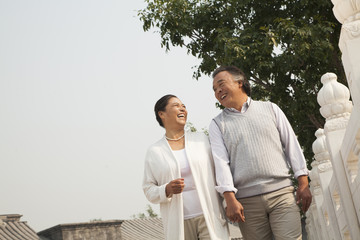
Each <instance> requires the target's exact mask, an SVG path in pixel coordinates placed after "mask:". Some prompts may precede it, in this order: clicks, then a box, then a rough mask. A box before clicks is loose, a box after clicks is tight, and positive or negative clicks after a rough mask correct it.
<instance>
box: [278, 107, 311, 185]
mask: <svg viewBox="0 0 360 240" xmlns="http://www.w3.org/2000/svg"><path fill="white" fill-rule="evenodd" d="M272 107H273V110H274V113H275V118H276V127H277V129H278V131H279V133H280V140H281V144H282V146H283V148H284V151H285V156H286V159H287V160H288V161H289V163H290V165H291V168H292V169H293V171H294V177H295V178H298V177H299V176H302V175H308V174H309V170H308V169H307V167H306V161H305V157H304V154H303V151H302V149H301V147H300V144H299V142H298V140H297V137H296V135H295V133H294V130H293V128H292V127H291V125H290V123H289V121H288V119H287V118H286V116H285V114H284V112H283V111H282V110H281V109H280V108H279V107H278V106H277V105H276V104H274V103H272Z"/></svg>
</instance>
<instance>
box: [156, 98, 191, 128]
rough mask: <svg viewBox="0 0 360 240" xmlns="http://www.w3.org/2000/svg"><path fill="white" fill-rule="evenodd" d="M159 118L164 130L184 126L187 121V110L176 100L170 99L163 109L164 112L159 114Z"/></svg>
mask: <svg viewBox="0 0 360 240" xmlns="http://www.w3.org/2000/svg"><path fill="white" fill-rule="evenodd" d="M159 116H160V118H161V120H162V122H163V124H164V127H165V128H169V127H172V126H174V127H175V126H179V125H181V126H185V124H186V119H187V110H186V107H185V105H184V104H183V103H182V102H181V101H180V99H178V98H175V97H173V98H170V99H169V102H168V104H167V105H166V107H165V111H164V112H162V111H160V112H159Z"/></svg>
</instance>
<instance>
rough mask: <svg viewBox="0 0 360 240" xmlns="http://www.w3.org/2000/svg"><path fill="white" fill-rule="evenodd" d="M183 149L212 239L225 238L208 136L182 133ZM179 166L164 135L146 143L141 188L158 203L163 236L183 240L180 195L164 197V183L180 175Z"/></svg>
mask: <svg viewBox="0 0 360 240" xmlns="http://www.w3.org/2000/svg"><path fill="white" fill-rule="evenodd" d="M185 150H186V155H187V158H188V160H189V165H190V168H191V172H192V174H193V177H194V182H195V186H196V190H197V192H198V194H199V199H200V204H201V208H202V210H203V214H204V217H205V221H206V225H207V227H208V230H209V233H210V237H211V239H212V240H226V239H229V231H228V226H227V223H226V221H225V214H224V210H223V208H222V206H221V201H220V196H219V194H218V193H217V191H216V190H215V174H214V162H213V159H212V155H211V149H210V143H209V140H208V137H207V136H206V135H205V134H204V133H201V132H194V133H193V132H186V134H185ZM180 177H181V174H180V166H179V163H178V161H177V160H176V158H175V156H174V154H173V152H172V151H171V148H170V145H169V144H168V142H167V140H166V139H165V137H163V138H162V139H161V140H159V141H158V142H157V143H155V144H153V145H152V146H150V148H149V149H148V151H147V154H146V159H145V168H144V179H143V190H144V193H145V195H146V198H147V199H148V200H149V201H150V202H152V203H154V204H157V203H160V212H161V217H162V220H163V226H164V231H165V236H166V239H168V240H170V239H171V240H184V213H183V200H182V194H174V195H173V196H172V197H171V198H167V197H166V193H165V187H166V185H167V184H168V183H169V182H170V181H172V180H174V179H177V178H180Z"/></svg>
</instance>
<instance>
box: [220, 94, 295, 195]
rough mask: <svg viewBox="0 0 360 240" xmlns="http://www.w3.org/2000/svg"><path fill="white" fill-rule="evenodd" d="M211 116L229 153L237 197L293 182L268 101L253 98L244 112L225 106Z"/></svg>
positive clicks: (262, 191) (273, 189) (270, 189)
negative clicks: (217, 113)
mask: <svg viewBox="0 0 360 240" xmlns="http://www.w3.org/2000/svg"><path fill="white" fill-rule="evenodd" d="M214 120H215V122H216V124H217V125H218V127H219V129H220V131H221V133H222V136H223V138H224V142H225V146H226V149H227V151H228V153H229V157H230V169H231V173H232V176H233V180H234V186H235V188H237V189H238V192H237V194H236V197H237V198H244V197H250V196H255V195H259V194H264V193H269V192H272V191H276V190H278V189H281V188H284V187H287V186H291V185H292V183H291V180H290V174H289V169H290V168H289V164H288V162H287V161H286V157H285V154H284V151H283V147H282V144H281V140H280V135H279V131H278V130H277V128H276V119H275V114H274V111H273V108H272V106H271V103H270V102H261V101H254V100H252V101H251V103H250V106H249V108H248V109H247V111H246V112H245V113H238V112H232V111H229V110H228V109H224V110H223V111H222V113H220V114H219V115H218V116H217V117H215V118H214Z"/></svg>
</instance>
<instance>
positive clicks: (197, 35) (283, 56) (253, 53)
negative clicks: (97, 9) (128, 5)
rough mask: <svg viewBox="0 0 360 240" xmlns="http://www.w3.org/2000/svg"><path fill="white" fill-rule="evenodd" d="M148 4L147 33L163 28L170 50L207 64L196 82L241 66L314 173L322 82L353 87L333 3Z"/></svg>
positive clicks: (209, 0)
mask: <svg viewBox="0 0 360 240" xmlns="http://www.w3.org/2000/svg"><path fill="white" fill-rule="evenodd" d="M145 1H146V3H147V7H146V8H145V9H143V10H140V11H139V12H138V15H139V18H140V19H141V21H142V22H143V28H144V31H148V30H150V29H151V28H156V29H158V30H159V33H160V35H161V45H162V47H164V48H165V49H166V51H168V50H170V46H171V45H172V46H180V47H185V48H187V50H188V54H191V55H193V56H195V57H197V58H199V59H201V60H202V61H201V63H200V65H199V66H197V68H196V71H195V72H194V77H195V78H196V79H198V78H199V77H200V76H201V75H202V74H205V75H209V74H211V73H212V71H213V70H214V69H215V68H216V67H218V66H220V65H235V66H238V67H239V68H241V69H242V70H243V71H244V72H245V74H246V75H247V76H248V78H249V80H250V83H251V85H252V97H253V98H254V99H258V100H260V99H262V100H270V101H272V102H274V103H276V104H278V105H279V107H280V108H281V109H282V110H283V111H284V112H285V114H286V116H287V117H288V119H289V121H290V123H291V124H292V126H293V128H294V131H295V133H296V134H297V136H298V139H299V142H300V144H301V145H302V147H303V150H304V154H305V157H306V158H307V160H308V166H309V168H311V166H310V163H311V161H312V158H313V153H312V149H311V146H312V143H313V141H314V140H315V136H314V133H315V131H316V130H317V129H318V128H319V127H323V125H324V119H323V118H322V117H321V115H320V113H319V105H318V104H317V101H316V97H317V95H316V94H317V92H318V91H319V89H320V88H321V82H320V78H321V76H322V75H323V74H325V73H326V72H334V73H336V74H337V75H338V80H339V81H340V82H342V83H344V84H346V81H345V75H344V71H343V67H342V63H341V60H340V50H339V48H338V45H337V44H338V37H339V33H340V28H341V25H340V23H338V22H337V21H336V19H335V17H334V15H333V12H332V3H331V1H329V0H318V1H312V0H301V1H300V0H283V1H267V0H256V1H255V0H242V1H239V0H152V1H151V0H145Z"/></svg>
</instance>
